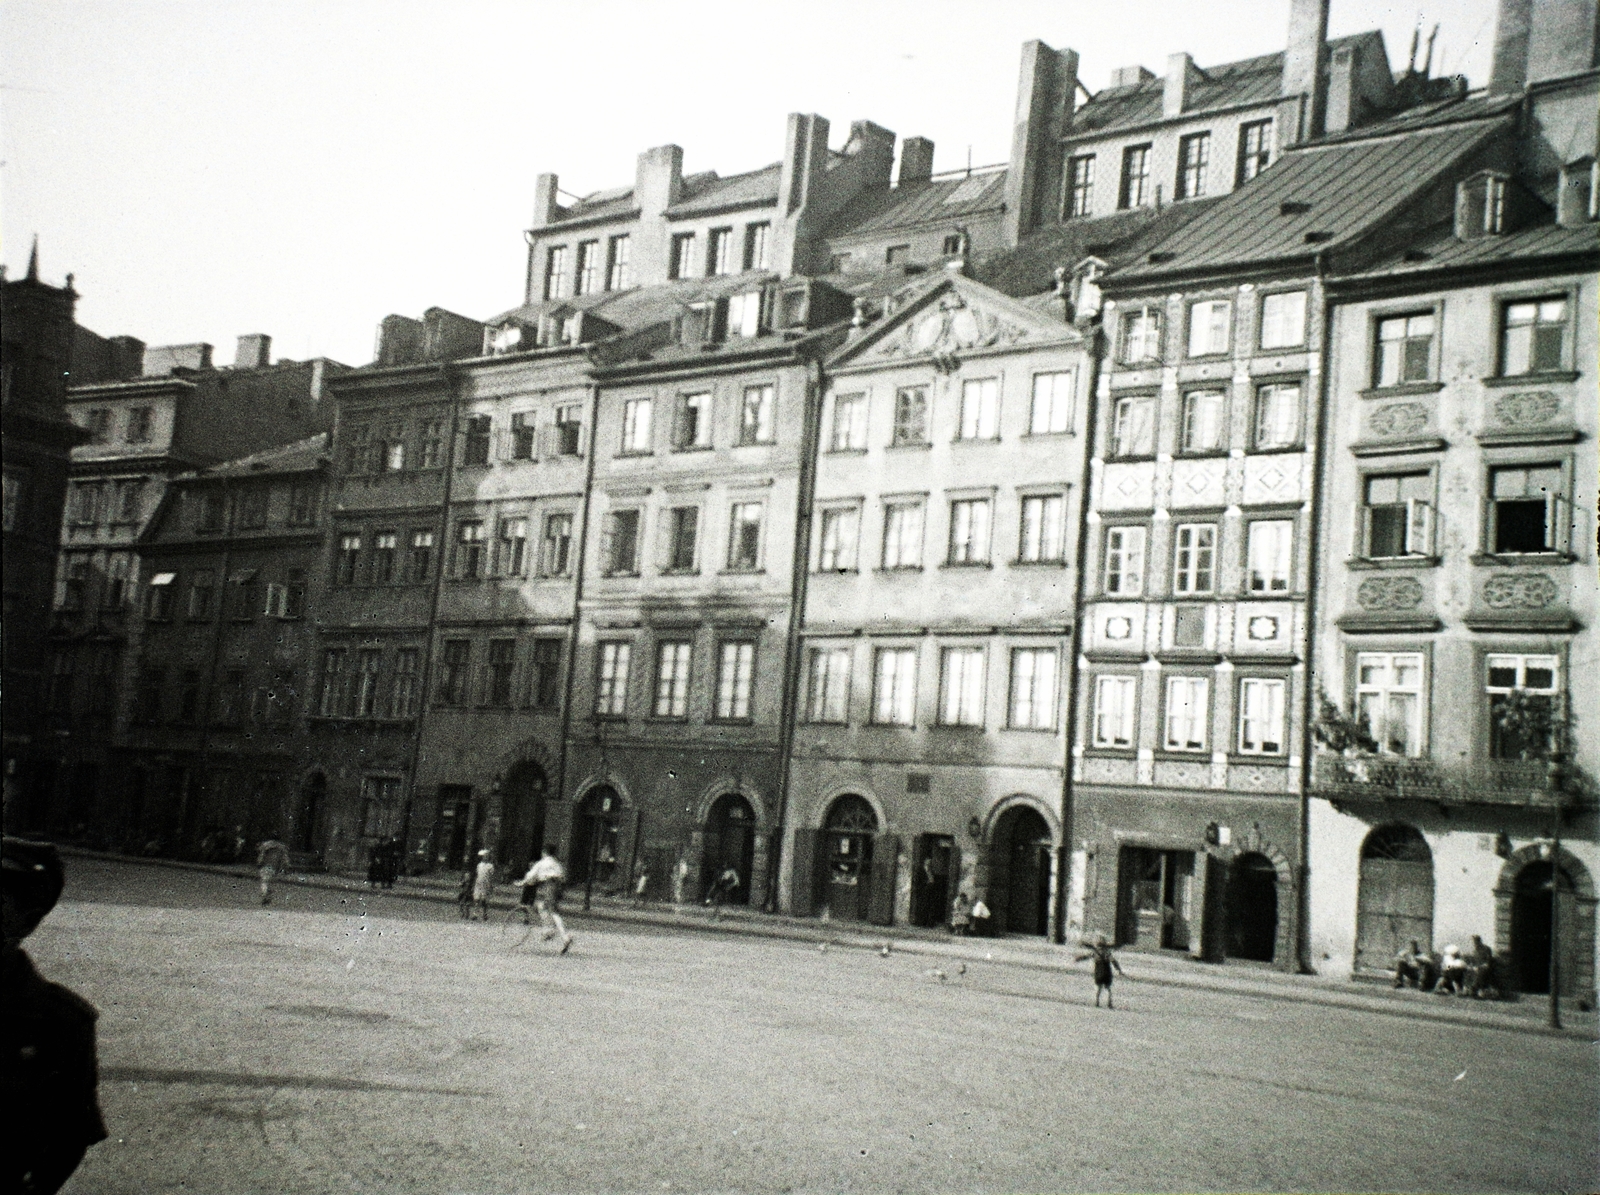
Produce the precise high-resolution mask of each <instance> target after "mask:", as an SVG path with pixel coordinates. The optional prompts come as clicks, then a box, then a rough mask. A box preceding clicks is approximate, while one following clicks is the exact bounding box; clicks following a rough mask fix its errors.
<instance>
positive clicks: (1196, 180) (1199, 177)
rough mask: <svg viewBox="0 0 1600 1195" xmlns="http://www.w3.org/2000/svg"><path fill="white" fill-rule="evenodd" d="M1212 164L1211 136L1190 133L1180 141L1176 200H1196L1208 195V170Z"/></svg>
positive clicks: (1174, 195)
mask: <svg viewBox="0 0 1600 1195" xmlns="http://www.w3.org/2000/svg"><path fill="white" fill-rule="evenodd" d="M1210 164H1211V134H1210V133H1190V134H1189V135H1188V136H1187V137H1180V138H1179V139H1178V181H1177V183H1176V185H1175V186H1174V187H1173V191H1172V197H1173V198H1174V199H1195V198H1198V197H1199V196H1201V195H1204V194H1205V193H1206V168H1207V167H1208V166H1210Z"/></svg>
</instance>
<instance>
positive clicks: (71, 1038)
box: [0, 838, 106, 1192]
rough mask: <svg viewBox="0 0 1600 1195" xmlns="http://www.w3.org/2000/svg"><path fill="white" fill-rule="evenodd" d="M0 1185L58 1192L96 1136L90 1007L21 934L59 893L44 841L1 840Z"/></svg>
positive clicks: (52, 852) (56, 861) (99, 1134)
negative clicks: (0, 1062)
mask: <svg viewBox="0 0 1600 1195" xmlns="http://www.w3.org/2000/svg"><path fill="white" fill-rule="evenodd" d="M3 862H4V897H5V953H4V985H5V987H4V995H3V997H0V1008H3V1010H4V1012H3V1015H4V1018H5V1031H6V1049H5V1080H4V1082H5V1086H4V1093H5V1106H6V1107H7V1108H10V1109H11V1111H10V1112H7V1113H4V1114H3V1115H4V1116H5V1119H6V1121H7V1125H6V1128H7V1137H8V1140H7V1142H6V1146H5V1151H4V1155H5V1160H4V1162H3V1163H0V1167H3V1172H4V1175H5V1179H4V1182H3V1183H0V1187H3V1189H4V1190H6V1191H30V1192H31V1191H58V1190H60V1189H61V1185H62V1184H63V1183H65V1182H66V1181H67V1179H68V1178H69V1177H70V1176H71V1174H72V1172H73V1171H74V1170H76V1169H77V1168H78V1163H79V1162H81V1161H82V1160H83V1155H84V1153H85V1152H86V1151H87V1150H88V1148H89V1147H90V1146H91V1145H93V1144H94V1143H95V1142H97V1141H103V1140H105V1136H106V1126H105V1122H104V1121H103V1120H101V1118H100V1103H99V1101H98V1099H97V1098H96V1095H95V1089H96V1087H97V1085H98V1083H99V1075H98V1072H97V1070H96V1066H95V1035H94V1023H95V1020H96V1018H97V1017H98V1015H99V1014H98V1013H96V1012H95V1009H94V1005H92V1004H90V1003H89V1002H88V1001H87V1000H85V999H83V998H82V997H81V996H78V995H77V994H75V993H74V992H72V991H70V990H68V989H67V988H64V987H62V986H61V985H60V984H57V983H51V982H50V981H49V980H47V979H44V978H43V977H41V976H40V974H39V972H38V971H36V970H34V966H33V960H32V959H30V958H29V957H28V953H27V951H25V950H23V949H22V941H23V939H24V938H26V937H27V936H28V935H29V934H31V933H32V932H33V931H34V930H35V929H36V928H37V927H38V925H39V922H41V921H43V920H44V917H45V914H46V913H48V912H49V911H50V910H51V909H52V908H54V907H55V903H56V901H57V900H58V899H59V898H60V896H61V887H62V882H63V873H62V870H61V860H60V858H59V857H58V856H57V855H56V848H55V847H53V846H51V845H49V844H48V843H40V842H25V841H23V840H22V839H20V838H7V839H5V843H4V852H3Z"/></svg>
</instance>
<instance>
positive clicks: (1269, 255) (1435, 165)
mask: <svg viewBox="0 0 1600 1195" xmlns="http://www.w3.org/2000/svg"><path fill="white" fill-rule="evenodd" d="M1503 128H1504V122H1502V121H1497V120H1486V121H1477V122H1473V123H1469V124H1449V125H1444V126H1440V127H1436V128H1426V129H1418V130H1415V131H1412V132H1409V133H1405V134H1397V135H1394V136H1386V137H1377V138H1373V137H1368V138H1365V139H1362V140H1359V141H1347V142H1336V143H1333V144H1318V145H1312V146H1306V147H1303V148H1299V149H1294V150H1291V151H1290V152H1288V153H1286V154H1284V156H1283V157H1282V158H1281V159H1280V160H1279V161H1278V162H1276V163H1275V164H1274V165H1273V166H1272V168H1271V169H1270V170H1265V171H1263V172H1262V173H1261V174H1260V175H1259V176H1257V177H1256V178H1254V179H1252V180H1251V181H1250V182H1248V183H1246V184H1245V185H1244V186H1242V187H1240V188H1239V189H1238V190H1237V191H1234V192H1233V193H1232V194H1231V195H1227V196H1224V197H1223V198H1222V199H1220V200H1219V201H1218V202H1217V203H1216V204H1215V206H1213V207H1210V208H1208V209H1207V210H1206V211H1204V212H1202V213H1200V214H1199V215H1198V216H1196V217H1195V218H1194V219H1192V220H1190V221H1188V222H1187V223H1185V224H1184V225H1183V226H1182V227H1181V228H1179V229H1177V230H1176V231H1174V232H1172V233H1171V234H1170V235H1168V236H1165V237H1162V238H1161V239H1160V240H1159V241H1158V242H1156V243H1154V244H1151V245H1147V246H1145V248H1146V249H1147V250H1148V251H1147V252H1146V253H1145V255H1144V257H1143V259H1142V260H1141V261H1139V262H1138V263H1137V264H1131V265H1128V266H1125V267H1123V268H1122V269H1120V270H1116V271H1113V272H1112V278H1113V279H1114V280H1115V281H1127V280H1132V279H1138V278H1145V277H1159V276H1162V275H1165V274H1173V273H1186V272H1189V271H1194V270H1204V269H1211V268H1219V267H1244V266H1251V265H1262V264H1267V263H1272V262H1278V261H1289V260H1304V259H1309V258H1310V257H1311V256H1313V255H1314V254H1316V253H1318V252H1329V251H1334V250H1337V249H1339V248H1341V247H1343V246H1345V245H1348V244H1349V243H1350V242H1351V241H1353V240H1354V239H1356V238H1357V237H1359V236H1361V235H1363V234H1365V233H1367V232H1368V231H1370V230H1371V229H1372V228H1374V227H1375V226H1377V225H1378V224H1380V223H1381V222H1382V221H1383V220H1384V219H1386V218H1388V217H1390V216H1392V215H1394V214H1395V213H1396V212H1397V211H1398V210H1399V209H1400V208H1401V207H1402V206H1403V205H1404V204H1406V203H1407V202H1409V201H1410V200H1411V199H1412V198H1413V197H1414V196H1415V195H1416V194H1417V192H1418V190H1419V188H1420V187H1421V186H1422V185H1424V184H1425V183H1427V182H1428V181H1429V180H1430V179H1433V178H1436V177H1438V176H1440V175H1441V174H1444V173H1446V172H1447V171H1450V170H1451V169H1453V168H1454V167H1455V166H1456V165H1457V163H1458V162H1460V161H1461V160H1462V159H1463V158H1465V157H1467V156H1468V155H1470V154H1472V153H1474V152H1475V151H1477V150H1479V149H1480V148H1481V147H1482V146H1483V145H1484V143H1485V142H1487V141H1488V140H1489V139H1491V138H1492V137H1494V136H1495V135H1496V134H1497V133H1498V132H1500V131H1501V130H1502V129H1503ZM1152 258H1155V259H1157V260H1152Z"/></svg>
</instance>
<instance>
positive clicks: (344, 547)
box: [333, 532, 361, 585]
mask: <svg viewBox="0 0 1600 1195" xmlns="http://www.w3.org/2000/svg"><path fill="white" fill-rule="evenodd" d="M360 566H361V536H360V534H359V533H357V532H352V533H351V534H349V535H341V536H340V537H339V552H338V554H337V555H336V556H335V557H334V560H333V579H334V582H335V584H338V585H354V584H355V583H356V576H357V570H358V569H359V568H360Z"/></svg>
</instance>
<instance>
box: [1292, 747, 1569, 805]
mask: <svg viewBox="0 0 1600 1195" xmlns="http://www.w3.org/2000/svg"><path fill="white" fill-rule="evenodd" d="M1574 787H1575V786H1573V785H1571V784H1568V785H1567V786H1566V791H1564V792H1562V793H1560V794H1559V796H1560V801H1559V803H1560V804H1562V805H1564V806H1568V807H1571V806H1573V805H1575V804H1580V803H1583V802H1582V801H1581V800H1580V794H1579V793H1578V792H1575V791H1573V789H1574ZM1311 790H1312V792H1313V793H1315V794H1316V795H1317V796H1321V797H1326V798H1328V799H1330V800H1334V801H1337V800H1340V799H1341V798H1342V799H1345V800H1357V799H1363V798H1364V799H1367V800H1388V801H1408V800H1409V801H1428V802H1432V803H1437V804H1444V805H1511V806H1520V807H1523V808H1534V807H1542V808H1547V809H1548V808H1553V807H1554V806H1555V805H1556V804H1557V803H1558V801H1557V795H1558V794H1556V793H1553V792H1551V790H1550V772H1549V765H1548V764H1547V763H1546V762H1545V761H1544V760H1542V759H1533V760H1514V759H1495V760H1485V761H1480V762H1477V763H1441V762H1439V761H1437V760H1431V759H1406V758H1402V757H1400V756H1394V755H1335V754H1333V753H1332V752H1319V753H1318V754H1317V756H1316V757H1315V758H1314V759H1313V760H1312V761H1311Z"/></svg>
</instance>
